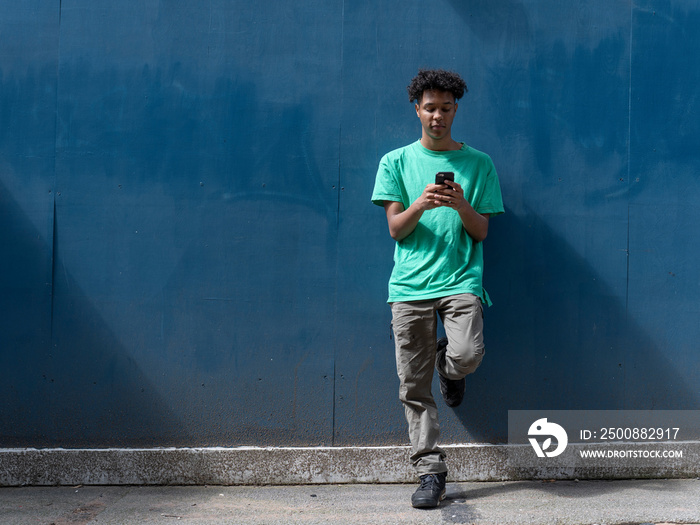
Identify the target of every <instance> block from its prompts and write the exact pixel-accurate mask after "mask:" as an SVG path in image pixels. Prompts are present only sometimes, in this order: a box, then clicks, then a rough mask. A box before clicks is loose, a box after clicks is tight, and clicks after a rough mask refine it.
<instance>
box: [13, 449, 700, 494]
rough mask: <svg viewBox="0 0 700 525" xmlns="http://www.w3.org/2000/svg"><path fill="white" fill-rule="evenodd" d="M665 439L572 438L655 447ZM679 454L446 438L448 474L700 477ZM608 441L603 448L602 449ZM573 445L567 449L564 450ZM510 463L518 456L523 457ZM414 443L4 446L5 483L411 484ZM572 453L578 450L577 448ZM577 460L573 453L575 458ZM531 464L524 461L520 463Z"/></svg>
mask: <svg viewBox="0 0 700 525" xmlns="http://www.w3.org/2000/svg"><path fill="white" fill-rule="evenodd" d="M659 445H668V443H650V444H649V443H644V444H640V443H633V444H632V443H606V444H604V445H599V444H589V445H576V444H573V445H570V446H569V448H570V449H572V451H573V452H574V453H575V452H576V451H577V450H578V449H590V450H596V449H598V450H612V451H615V450H619V451H622V450H625V449H626V448H627V449H629V448H630V447H631V446H634V447H636V448H637V449H640V447H641V449H642V450H652V449H654V447H656V448H658V447H659ZM672 445H673V447H674V450H680V451H682V458H677V459H669V460H668V461H666V462H663V463H662V464H660V465H659V464H655V465H650V464H649V463H647V464H640V463H639V462H635V461H630V460H629V459H627V458H624V457H617V458H611V459H610V460H609V461H606V462H605V463H604V464H598V465H597V466H596V465H593V466H591V465H581V464H579V463H577V462H575V461H574V462H573V463H572V462H571V461H569V462H568V463H567V462H564V463H563V464H562V463H561V462H560V463H553V462H551V461H550V462H547V460H549V459H550V458H547V460H544V461H543V462H539V460H538V459H536V458H535V460H533V459H532V456H534V453H532V449H531V448H530V447H529V445H490V444H458V445H444V446H443V447H442V448H443V449H444V450H445V451H446V453H447V455H448V459H447V461H448V465H449V469H450V470H449V478H450V481H458V482H459V481H515V480H526V479H558V480H564V479H642V478H688V477H698V476H700V461H698V458H700V441H692V442H690V441H688V442H675V443H672ZM603 446H604V447H605V448H603ZM567 451H568V449H567ZM526 454H527V460H526V461H519V460H518V461H517V462H516V464H517V465H519V466H513V458H516V459H517V458H522V457H524V455H526ZM409 455H410V447H408V446H401V447H267V448H261V447H238V448H153V449H61V448H56V449H32V448H27V449H0V486H5V487H10V486H52V485H305V484H326V483H332V484H337V483H413V482H414V481H415V479H416V474H415V472H414V470H413V468H412V467H411V465H410V462H409ZM571 457H574V454H573V453H572V455H571ZM574 459H575V458H574ZM523 465H527V466H523Z"/></svg>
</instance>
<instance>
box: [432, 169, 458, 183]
mask: <svg viewBox="0 0 700 525" xmlns="http://www.w3.org/2000/svg"><path fill="white" fill-rule="evenodd" d="M446 180H449V181H452V182H454V181H455V174H454V173H453V172H451V171H439V172H438V173H437V174H436V175H435V184H445V181H446Z"/></svg>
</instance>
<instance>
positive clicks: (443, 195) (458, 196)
mask: <svg viewBox="0 0 700 525" xmlns="http://www.w3.org/2000/svg"><path fill="white" fill-rule="evenodd" d="M428 186H430V184H429V185H428ZM433 186H435V188H436V190H435V192H434V193H435V197H434V198H433V200H434V201H435V202H437V203H438V204H437V206H446V207H448V208H452V209H453V210H457V211H460V210H463V209H464V208H465V207H466V206H468V205H469V203H468V202H467V200H466V199H465V198H464V190H463V189H462V186H460V185H459V184H457V183H456V182H453V181H451V180H446V181H445V184H433Z"/></svg>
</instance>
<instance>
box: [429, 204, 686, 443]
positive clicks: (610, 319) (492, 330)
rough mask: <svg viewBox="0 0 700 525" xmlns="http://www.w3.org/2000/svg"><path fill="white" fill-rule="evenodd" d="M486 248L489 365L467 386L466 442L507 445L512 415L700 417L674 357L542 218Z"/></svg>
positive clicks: (503, 227) (448, 435)
mask: <svg viewBox="0 0 700 525" xmlns="http://www.w3.org/2000/svg"><path fill="white" fill-rule="evenodd" d="M486 242H487V244H488V247H487V248H486V250H485V252H486V260H485V265H486V268H487V279H486V282H487V288H488V289H489V292H490V294H491V296H492V297H493V298H494V301H495V306H494V307H492V308H491V309H487V310H486V312H485V315H486V327H485V330H486V332H485V336H486V357H485V359H484V361H483V364H482V365H481V367H480V368H479V370H477V372H476V373H475V374H474V375H473V376H470V377H469V378H468V380H467V394H466V399H467V400H469V399H472V400H473V402H471V403H470V402H467V403H465V404H463V405H462V406H460V407H459V408H458V409H457V410H456V411H455V414H456V416H457V417H458V418H459V419H460V421H461V422H462V424H463V428H462V429H461V433H462V434H463V433H464V430H465V429H466V430H467V432H469V433H470V434H471V436H472V437H473V438H474V439H475V440H476V441H477V442H490V443H498V442H505V441H507V413H508V410H538V409H542V410H623V409H624V410H643V409H667V410H671V409H673V410H684V409H696V408H697V403H698V397H697V393H696V392H695V391H694V389H692V388H691V387H690V386H689V385H687V384H686V383H685V382H684V381H683V379H682V378H681V377H680V376H679V373H678V371H677V370H675V369H674V365H673V364H672V363H671V362H670V360H669V357H672V356H669V353H668V352H667V351H666V350H664V349H662V348H660V347H659V346H658V345H657V343H655V342H654V341H653V339H652V338H651V337H650V335H649V334H648V333H646V332H645V330H644V328H643V327H641V326H639V325H638V324H636V323H635V321H634V320H633V319H630V318H629V316H628V313H627V310H626V306H625V304H623V300H621V299H620V298H619V297H616V296H615V294H614V293H613V291H612V290H610V289H609V288H608V286H606V284H605V283H604V282H603V280H602V279H600V277H599V276H598V275H597V274H596V272H595V270H593V269H592V268H591V266H590V264H589V263H588V262H587V261H586V260H585V259H584V258H582V257H581V256H580V255H578V254H577V253H576V252H575V251H574V250H573V249H572V248H571V247H570V246H568V244H567V243H566V242H565V241H564V240H563V239H561V238H560V237H559V236H557V235H556V234H555V233H554V232H553V231H552V230H551V229H550V228H549V227H548V226H547V224H546V223H544V222H543V221H542V220H541V219H540V218H539V217H537V215H535V214H534V213H531V212H528V213H527V214H526V215H524V216H521V217H518V216H516V215H515V214H513V213H509V212H507V213H506V215H504V216H502V217H499V218H498V220H497V221H494V222H493V224H492V230H491V232H490V234H489V239H488V240H487V241H486ZM647 385H655V387H654V389H653V392H650V389H647V388H646V387H647ZM657 385H667V387H666V388H665V389H663V390H662V391H659V388H658V386H657ZM438 395H439V393H438ZM444 427H445V428H444V432H443V434H444V440H445V441H446V442H449V441H452V440H457V442H460V441H459V436H460V432H459V431H458V430H459V429H451V428H449V425H444ZM452 432H454V435H452ZM461 437H462V441H463V438H464V436H463V435H462V436H461Z"/></svg>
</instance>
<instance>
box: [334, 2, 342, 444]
mask: <svg viewBox="0 0 700 525" xmlns="http://www.w3.org/2000/svg"><path fill="white" fill-rule="evenodd" d="M340 6H341V7H340V105H339V107H340V118H339V119H338V120H339V125H338V173H337V182H336V187H335V191H336V204H337V207H336V214H335V277H336V278H335V324H336V330H335V337H334V339H335V344H334V345H333V389H332V395H331V401H332V407H331V446H335V424H336V411H335V407H336V399H337V398H336V377H337V352H338V329H337V327H338V294H339V293H340V291H339V290H338V276H339V274H340V267H339V266H340V262H339V261H340V199H341V197H342V188H341V182H342V161H341V152H342V147H343V103H344V99H343V95H344V91H343V79H344V76H343V71H344V62H343V57H344V50H345V0H343V1H342V2H341V4H340Z"/></svg>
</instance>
